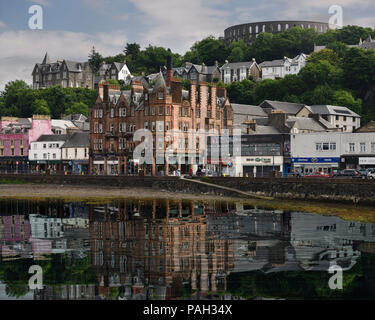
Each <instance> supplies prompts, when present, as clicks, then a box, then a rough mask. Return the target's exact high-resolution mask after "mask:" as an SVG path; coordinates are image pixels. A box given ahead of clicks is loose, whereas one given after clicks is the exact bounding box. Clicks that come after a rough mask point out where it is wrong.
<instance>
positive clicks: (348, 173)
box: [332, 169, 362, 179]
mask: <svg viewBox="0 0 375 320" xmlns="http://www.w3.org/2000/svg"><path fill="white" fill-rule="evenodd" d="M332 178H339V179H340V178H341V179H362V175H361V174H360V173H359V172H358V171H357V170H354V169H345V170H342V171H340V172H339V173H335V174H334V175H333V176H332Z"/></svg>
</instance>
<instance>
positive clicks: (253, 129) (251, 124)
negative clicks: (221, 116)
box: [246, 120, 257, 134]
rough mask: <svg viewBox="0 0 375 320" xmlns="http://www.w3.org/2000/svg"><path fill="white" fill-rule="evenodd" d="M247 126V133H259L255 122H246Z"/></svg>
mask: <svg viewBox="0 0 375 320" xmlns="http://www.w3.org/2000/svg"><path fill="white" fill-rule="evenodd" d="M246 125H247V133H248V134H249V133H252V132H256V131H257V123H256V121H255V120H250V121H248V122H246Z"/></svg>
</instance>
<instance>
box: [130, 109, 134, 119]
mask: <svg viewBox="0 0 375 320" xmlns="http://www.w3.org/2000/svg"><path fill="white" fill-rule="evenodd" d="M130 116H132V117H134V107H131V108H130Z"/></svg>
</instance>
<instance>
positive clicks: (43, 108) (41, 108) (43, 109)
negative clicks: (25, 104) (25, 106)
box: [32, 99, 51, 115]
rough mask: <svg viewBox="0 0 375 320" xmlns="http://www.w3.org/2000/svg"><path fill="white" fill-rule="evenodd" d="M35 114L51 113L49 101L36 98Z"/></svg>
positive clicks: (33, 107)
mask: <svg viewBox="0 0 375 320" xmlns="http://www.w3.org/2000/svg"><path fill="white" fill-rule="evenodd" d="M32 109H33V114H40V115H50V114H51V110H50V109H49V107H48V103H47V101H46V100H43V99H36V100H35V101H34V102H33V104H32Z"/></svg>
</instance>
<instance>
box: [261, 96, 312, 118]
mask: <svg viewBox="0 0 375 320" xmlns="http://www.w3.org/2000/svg"><path fill="white" fill-rule="evenodd" d="M305 106H306V105H305V104H301V103H291V102H282V101H271V100H265V101H263V102H262V103H261V104H260V107H262V108H263V109H265V108H271V109H273V110H282V111H284V112H285V113H286V114H290V115H296V114H297V113H298V112H299V111H300V110H301V109H302V108H303V107H305Z"/></svg>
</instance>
